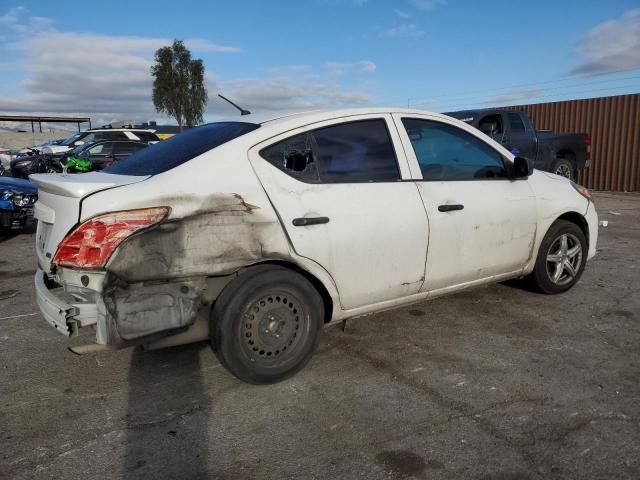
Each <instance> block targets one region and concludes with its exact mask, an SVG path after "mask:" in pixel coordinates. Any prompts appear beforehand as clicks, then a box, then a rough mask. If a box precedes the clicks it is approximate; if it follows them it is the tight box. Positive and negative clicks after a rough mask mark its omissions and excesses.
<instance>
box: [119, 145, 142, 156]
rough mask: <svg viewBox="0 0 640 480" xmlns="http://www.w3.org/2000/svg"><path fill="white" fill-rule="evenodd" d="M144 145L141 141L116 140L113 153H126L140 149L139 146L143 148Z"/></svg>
mask: <svg viewBox="0 0 640 480" xmlns="http://www.w3.org/2000/svg"><path fill="white" fill-rule="evenodd" d="M145 146H146V145H145V144H143V143H135V142H116V144H115V146H114V149H113V150H114V151H113V153H115V154H116V155H127V154H130V153H133V152H135V151H137V150H140V148H144V147H145Z"/></svg>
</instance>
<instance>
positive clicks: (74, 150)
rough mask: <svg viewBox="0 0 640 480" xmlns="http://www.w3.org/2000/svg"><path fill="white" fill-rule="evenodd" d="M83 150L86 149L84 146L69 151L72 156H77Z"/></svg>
mask: <svg viewBox="0 0 640 480" xmlns="http://www.w3.org/2000/svg"><path fill="white" fill-rule="evenodd" d="M85 148H87V145H86V144H84V143H83V144H82V145H78V146H76V147H74V148H73V149H72V150H71V153H72V154H75V155H79V154H80V152H82V151H83V150H84V149H85Z"/></svg>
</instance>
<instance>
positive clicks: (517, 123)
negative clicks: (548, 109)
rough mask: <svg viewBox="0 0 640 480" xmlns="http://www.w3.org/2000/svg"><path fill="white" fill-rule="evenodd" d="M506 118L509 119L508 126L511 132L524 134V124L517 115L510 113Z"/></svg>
mask: <svg viewBox="0 0 640 480" xmlns="http://www.w3.org/2000/svg"><path fill="white" fill-rule="evenodd" d="M507 116H508V117H509V125H510V126H511V131H512V132H524V123H522V118H520V115H519V114H517V113H510V114H508V115H507Z"/></svg>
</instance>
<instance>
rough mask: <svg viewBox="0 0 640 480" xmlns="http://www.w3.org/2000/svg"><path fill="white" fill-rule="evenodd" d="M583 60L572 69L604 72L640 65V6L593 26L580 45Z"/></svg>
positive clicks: (590, 73)
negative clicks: (619, 16)
mask: <svg viewBox="0 0 640 480" xmlns="http://www.w3.org/2000/svg"><path fill="white" fill-rule="evenodd" d="M580 53H581V55H582V57H583V59H584V60H583V62H582V63H581V64H580V65H579V66H577V67H576V68H574V69H573V70H572V71H571V73H573V74H578V75H601V74H607V73H613V72H620V71H630V70H637V69H640V9H636V10H630V11H628V12H627V13H625V14H624V15H623V16H622V17H621V18H619V19H617V20H610V21H607V22H604V23H601V24H600V25H597V26H596V27H595V28H593V29H592V30H591V31H590V32H589V33H588V34H587V36H586V38H585V39H584V40H583V43H582V45H581V46H580Z"/></svg>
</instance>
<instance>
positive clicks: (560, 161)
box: [445, 108, 591, 180]
mask: <svg viewBox="0 0 640 480" xmlns="http://www.w3.org/2000/svg"><path fill="white" fill-rule="evenodd" d="M445 115H449V116H451V117H454V118H457V119H459V120H462V121H464V122H466V123H468V124H469V125H472V126H474V127H475V128H477V129H478V130H480V131H481V132H482V133H484V134H485V135H487V136H489V137H491V138H493V139H494V140H495V141H496V142H498V143H500V144H502V145H503V146H504V147H506V148H507V149H508V150H510V151H511V152H512V153H513V154H514V155H520V156H522V157H526V158H529V159H531V160H533V162H534V165H535V168H537V169H539V170H546V171H547V172H552V173H555V174H556V175H562V176H563V177H566V178H568V179H570V180H573V179H575V178H576V174H577V171H578V170H582V169H583V168H587V167H588V166H589V154H590V146H591V137H589V135H587V134H585V133H553V132H548V131H541V130H536V129H535V128H534V127H533V123H532V122H531V120H530V119H529V116H528V115H527V114H526V112H522V111H519V110H510V109H498V108H491V109H484V110H463V111H459V112H449V113H446V114H445Z"/></svg>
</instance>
